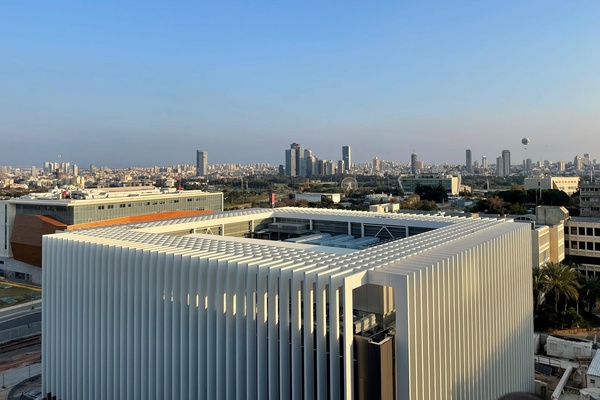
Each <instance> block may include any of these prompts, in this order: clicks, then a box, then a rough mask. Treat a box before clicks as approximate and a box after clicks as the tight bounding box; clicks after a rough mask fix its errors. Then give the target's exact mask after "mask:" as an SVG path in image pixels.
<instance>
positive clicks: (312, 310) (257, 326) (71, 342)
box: [42, 208, 534, 400]
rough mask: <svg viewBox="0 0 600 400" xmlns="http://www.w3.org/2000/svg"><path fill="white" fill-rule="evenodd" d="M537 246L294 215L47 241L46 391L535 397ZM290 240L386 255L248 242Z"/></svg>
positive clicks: (376, 218)
mask: <svg viewBox="0 0 600 400" xmlns="http://www.w3.org/2000/svg"><path fill="white" fill-rule="evenodd" d="M530 231H531V227H530V226H529V225H528V224H523V223H517V222H513V221H511V220H497V219H483V218H482V219H479V218H459V217H439V216H426V215H409V214H385V215H382V214H374V213H366V212H351V211H338V210H324V209H306V208H281V209H251V210H244V211H236V212H225V213H217V214H211V215H204V216H198V217H190V218H182V219H177V220H168V221H155V222H148V223H136V224H135V225H119V226H112V227H104V228H96V229H86V230H74V231H69V232H64V233H57V234H54V235H47V236H44V243H43V269H42V271H43V287H44V291H43V343H42V360H43V367H42V390H43V393H44V395H47V394H50V395H52V396H56V398H57V399H60V400H65V399H84V398H89V399H94V398H96V399H107V398H127V399H136V398H140V399H146V398H157V399H166V398H173V399H179V398H188V399H198V398H203V399H223V398H232V399H246V398H249V399H279V398H292V399H310V398H315V399H326V398H331V399H339V398H344V399H368V398H382V399H390V398H398V399H451V398H454V399H462V398H473V399H495V398H498V397H500V396H501V395H503V394H506V393H509V392H513V391H529V392H532V391H533V390H534V365H533V357H532V355H533V351H534V349H533V340H531V338H532V337H533V315H532V308H533V306H532V296H531V252H532V248H531V232H530ZM282 232H286V233H287V234H289V235H292V234H294V232H302V233H303V234H304V233H306V234H310V235H315V236H318V235H319V233H317V232H321V233H327V234H328V235H330V236H332V235H333V236H335V235H351V236H354V237H355V238H356V239H361V238H366V237H377V238H380V239H382V240H381V241H380V243H382V244H379V245H375V246H372V247H367V248H364V249H362V250H352V249H349V248H340V247H334V244H332V243H333V242H332V241H331V240H330V239H331V238H330V239H328V240H327V242H328V243H330V244H331V245H330V246H326V245H325V244H324V243H321V244H312V245H308V244H304V243H291V242H281V241H273V240H259V239H255V238H249V237H248V236H254V237H262V238H265V237H271V236H272V235H273V234H274V233H275V234H277V235H279V234H281V233H282ZM209 233H212V235H211V234H209ZM325 236H327V235H325V234H323V237H325ZM384 239H385V240H384Z"/></svg>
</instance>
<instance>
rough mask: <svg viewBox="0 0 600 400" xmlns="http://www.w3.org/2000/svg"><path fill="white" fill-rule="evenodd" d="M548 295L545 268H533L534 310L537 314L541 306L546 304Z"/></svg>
mask: <svg viewBox="0 0 600 400" xmlns="http://www.w3.org/2000/svg"><path fill="white" fill-rule="evenodd" d="M545 294H546V273H545V268H542V267H538V266H536V267H533V308H534V310H535V311H536V312H537V311H538V310H539V308H540V305H542V303H543V302H544V295H545Z"/></svg>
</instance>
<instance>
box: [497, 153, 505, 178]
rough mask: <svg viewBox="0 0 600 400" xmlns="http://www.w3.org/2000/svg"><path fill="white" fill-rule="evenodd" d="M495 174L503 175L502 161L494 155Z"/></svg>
mask: <svg viewBox="0 0 600 400" xmlns="http://www.w3.org/2000/svg"><path fill="white" fill-rule="evenodd" d="M496 176H504V161H503V160H502V157H496Z"/></svg>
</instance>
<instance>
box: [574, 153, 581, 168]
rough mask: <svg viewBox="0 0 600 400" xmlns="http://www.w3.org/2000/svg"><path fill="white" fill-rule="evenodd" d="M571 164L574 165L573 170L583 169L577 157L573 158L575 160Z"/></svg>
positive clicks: (579, 158)
mask: <svg viewBox="0 0 600 400" xmlns="http://www.w3.org/2000/svg"><path fill="white" fill-rule="evenodd" d="M573 164H574V165H575V169H582V168H583V160H582V159H581V157H579V156H575V159H574V160H573Z"/></svg>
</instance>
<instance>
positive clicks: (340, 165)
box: [336, 160, 347, 175]
mask: <svg viewBox="0 0 600 400" xmlns="http://www.w3.org/2000/svg"><path fill="white" fill-rule="evenodd" d="M346 169H347V168H346V165H345V162H344V160H338V165H337V171H336V173H337V174H338V175H341V174H343V173H344V171H346Z"/></svg>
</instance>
